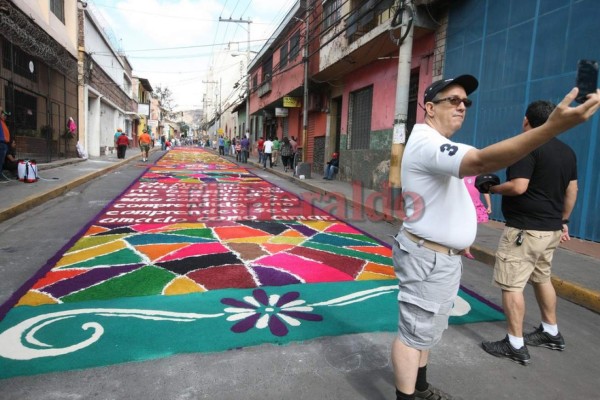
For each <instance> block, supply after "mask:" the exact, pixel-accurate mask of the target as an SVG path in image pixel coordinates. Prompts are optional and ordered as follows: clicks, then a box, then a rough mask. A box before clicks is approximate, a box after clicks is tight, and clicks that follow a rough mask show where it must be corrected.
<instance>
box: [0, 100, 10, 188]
mask: <svg viewBox="0 0 600 400" xmlns="http://www.w3.org/2000/svg"><path fill="white" fill-rule="evenodd" d="M9 115H10V113H9V112H7V111H5V110H4V109H3V108H2V107H0V183H7V182H9V181H10V179H8V178H6V177H5V176H4V175H2V168H3V165H4V158H5V157H6V154H7V153H8V150H9V143H10V131H9V130H8V125H6V118H7V117H8V116H9Z"/></svg>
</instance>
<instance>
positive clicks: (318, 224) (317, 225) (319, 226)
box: [302, 221, 337, 232]
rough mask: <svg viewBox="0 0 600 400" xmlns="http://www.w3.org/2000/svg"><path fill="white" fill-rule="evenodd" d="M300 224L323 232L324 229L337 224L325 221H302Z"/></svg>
mask: <svg viewBox="0 0 600 400" xmlns="http://www.w3.org/2000/svg"><path fill="white" fill-rule="evenodd" d="M302 223H303V224H304V225H306V226H308V227H311V228H312V229H314V230H316V231H319V232H324V231H325V229H327V228H329V227H330V226H331V225H333V224H337V222H327V221H302Z"/></svg>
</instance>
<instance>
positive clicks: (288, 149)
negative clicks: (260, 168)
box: [281, 136, 292, 172]
mask: <svg viewBox="0 0 600 400" xmlns="http://www.w3.org/2000/svg"><path fill="white" fill-rule="evenodd" d="M291 158H292V145H291V144H290V139H288V138H287V136H286V137H284V138H283V142H282V143H281V163H282V164H283V171H284V172H288V167H289V165H290V163H291Z"/></svg>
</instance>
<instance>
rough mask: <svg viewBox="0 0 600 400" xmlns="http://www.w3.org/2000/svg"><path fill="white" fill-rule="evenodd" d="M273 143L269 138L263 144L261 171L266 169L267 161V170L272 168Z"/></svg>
mask: <svg viewBox="0 0 600 400" xmlns="http://www.w3.org/2000/svg"><path fill="white" fill-rule="evenodd" d="M272 154H273V142H272V141H271V138H270V137H267V140H265V142H264V143H263V156H262V157H263V160H262V161H263V169H267V159H268V160H269V168H273V158H272V157H271V156H272Z"/></svg>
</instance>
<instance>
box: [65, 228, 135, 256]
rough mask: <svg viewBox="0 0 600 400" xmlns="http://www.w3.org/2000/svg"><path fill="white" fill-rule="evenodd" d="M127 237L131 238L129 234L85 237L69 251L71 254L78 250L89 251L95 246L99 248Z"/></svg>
mask: <svg viewBox="0 0 600 400" xmlns="http://www.w3.org/2000/svg"><path fill="white" fill-rule="evenodd" d="M127 236H129V234H127V233H119V234H115V235H102V236H84V237H82V238H81V239H79V240H78V241H77V243H75V244H74V245H73V247H71V248H70V249H69V253H72V252H74V251H78V250H83V249H87V248H89V247H93V246H99V245H101V244H104V243H109V242H114V241H115V240H118V239H121V238H124V237H127Z"/></svg>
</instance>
